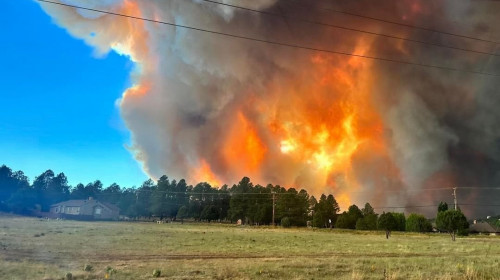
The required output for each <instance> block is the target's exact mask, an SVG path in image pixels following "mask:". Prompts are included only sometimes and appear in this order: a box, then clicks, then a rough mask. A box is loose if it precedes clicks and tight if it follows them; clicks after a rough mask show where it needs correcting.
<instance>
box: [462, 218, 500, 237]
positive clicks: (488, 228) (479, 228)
mask: <svg viewBox="0 0 500 280" xmlns="http://www.w3.org/2000/svg"><path fill="white" fill-rule="evenodd" d="M469 231H470V232H472V233H479V234H489V235H500V229H498V228H495V227H493V226H492V225H490V224H489V223H487V222H480V221H476V220H474V222H473V223H472V225H470V227H469Z"/></svg>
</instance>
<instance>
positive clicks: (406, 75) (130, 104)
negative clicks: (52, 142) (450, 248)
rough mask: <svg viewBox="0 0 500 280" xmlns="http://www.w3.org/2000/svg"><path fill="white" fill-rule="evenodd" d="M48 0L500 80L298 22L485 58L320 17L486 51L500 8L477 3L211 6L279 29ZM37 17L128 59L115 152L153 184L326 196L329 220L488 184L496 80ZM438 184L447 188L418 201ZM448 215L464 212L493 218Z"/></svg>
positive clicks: (444, 57)
mask: <svg viewBox="0 0 500 280" xmlns="http://www.w3.org/2000/svg"><path fill="white" fill-rule="evenodd" d="M61 2H62V3H67V4H76V5H81V6H84V7H88V8H96V9H103V10H106V11H111V12H114V13H121V14H126V15H130V16H135V17H143V18H148V19H154V20H159V21H165V22H170V23H175V24H179V25H186V26H192V27H198V28H204V29H208V30H214V31H220V32H225V33H230V34H235V35H241V36H248V37H253V38H261V39H263V40H272V41H277V42H283V43H287V44H294V45H301V46H307V47H311V48H320V49H327V50H333V51H338V52H345V53H354V54H358V55H367V56H375V57H381V58H387V59H393V60H400V61H410V62H414V63H420V64H432V65H437V66H443V67H450V68H457V69H465V70H471V71H478V72H485V73H497V74H498V73H500V71H499V70H500V64H499V60H498V58H497V57H496V56H492V55H484V54H478V53H474V52H466V51H459V50H451V49H449V48H442V47H437V46H429V45H424V44H418V43H413V42H409V41H403V40H397V39H390V38H385V37H382V36H373V35H370V34H365V33H359V32H353V31H347V30H342V29H336V28H331V27H326V26H322V25H315V24H310V23H306V22H304V21H300V20H297V18H305V19H309V20H314V21H317V22H324V23H328V24H335V25H341V26H345V27H349V28H357V29H361V30H366V31H370V32H376V33H383V34H390V35H393V36H398V37H403V38H410V39H413V40H421V41H426V42H429V43H435V44H440V45H448V46H454V47H460V48H464V49H473V50H477V51H481V52H487V53H495V52H496V51H497V50H496V46H495V45H494V44H490V43H487V42H481V41H477V40H471V39H464V38H458V37H454V36H449V35H444V34H440V33H438V32H429V31H423V30H419V29H412V28H408V27H404V26H400V25H394V24H389V23H383V22H380V21H374V20H369V19H366V18H360V17H353V16H348V15H345V14H338V13H333V12H332V11H328V10H327V9H326V8H333V9H336V10H345V11H352V12H355V13H359V14H363V15H368V16H370V17H376V18H382V19H387V20H390V21H396V22H402V23H404V24H409V25H417V26H426V27H429V28H432V29H436V30H445V31H449V32H453V33H459V34H466V35H471V36H472V35H473V36H472V37H476V38H485V39H487V40H491V41H500V36H499V35H500V33H499V31H500V30H499V29H498V28H499V27H498V26H499V25H498V24H496V23H500V19H499V18H498V17H497V16H496V15H497V13H495V11H497V10H498V9H499V8H500V6H499V4H497V3H492V2H490V1H481V2H479V1H456V0H453V1H451V0H448V1H444V0H441V1H432V2H428V1H418V0H404V1H376V2H375V1H368V0H359V1H284V0H282V1H279V0H260V1H243V0H239V1H236V0H233V1H223V2H224V3H230V4H234V5H240V6H244V7H249V8H252V9H259V10H263V11H264V10H265V11H268V12H271V13H276V14H282V15H284V16H283V17H279V16H270V15H264V14H259V13H253V12H249V11H244V10H241V9H236V8H231V7H228V6H223V5H217V4H214V3H207V2H205V1H199V0H192V1H191V0H161V1H160V0H157V1H154V0H148V1H137V0H107V1H81V0H64V1H61ZM41 6H42V7H43V9H44V10H45V11H46V12H47V13H48V14H49V15H51V16H52V17H53V19H54V20H55V22H56V23H57V24H59V25H60V26H62V27H64V28H66V29H67V30H68V32H69V33H70V34H71V35H73V36H75V37H77V38H81V39H83V40H85V42H86V43H87V44H89V45H91V46H94V47H95V50H96V55H104V54H106V53H107V52H109V51H111V50H113V51H116V52H119V53H121V54H124V55H128V56H130V59H131V60H132V61H134V62H135V65H136V68H135V70H134V71H133V73H131V79H132V81H133V83H134V86H133V87H131V88H129V89H128V90H126V91H125V92H124V93H123V96H122V98H121V99H120V100H119V101H118V102H117V104H118V105H119V106H120V111H121V116H122V118H123V119H124V121H125V123H126V125H127V127H128V129H130V131H131V135H132V146H131V147H130V151H131V153H133V154H134V156H135V158H136V159H137V160H138V161H140V162H141V163H142V165H143V169H144V170H145V172H146V173H147V174H148V175H149V176H151V177H152V178H158V177H160V176H161V175H163V174H168V175H169V176H171V177H173V178H187V179H188V180H190V181H207V182H210V183H212V184H215V185H217V184H219V185H220V184H222V183H232V182H237V181H238V180H239V179H241V178H242V177H243V176H248V177H250V178H251V179H252V181H253V182H256V183H272V184H279V185H281V186H285V187H287V188H288V187H295V188H304V189H307V190H308V191H309V192H310V193H312V194H315V195H317V194H320V193H323V192H325V193H329V192H333V193H334V194H335V196H336V198H337V200H338V201H339V203H340V204H341V206H342V208H346V207H347V206H348V205H349V204H351V203H357V204H362V203H364V202H366V201H370V202H373V203H376V204H377V205H397V206H399V205H402V206H404V205H418V204H432V203H436V202H438V201H441V200H445V201H448V202H450V201H452V197H451V188H452V187H454V186H457V187H474V188H481V187H483V188H491V187H494V186H498V183H499V182H500V173H499V170H500V169H499V167H500V149H499V148H500V144H499V143H500V142H499V140H500V127H498V126H497V124H498V122H499V121H500V111H499V110H498V109H497V108H498V106H499V105H500V95H499V94H496V93H498V85H499V81H498V79H496V77H492V76H488V75H477V74H471V73H465V72H460V71H445V70H438V69H430V68H424V67H418V66H411V65H404V64H398V63H388V62H377V61H373V60H369V59H364V58H360V57H352V56H351V57H349V56H344V55H336V54H328V53H324V52H313V51H307V50H302V49H297V48H288V47H282V46H275V45H270V44H265V43H262V42H252V41H249V40H242V39H237V38H229V37H224V36H220V35H214V34H209V33H204V32H200V31H193V30H188V29H184V28H181V27H172V26H166V25H162V24H158V23H153V22H145V21H140V20H137V19H131V18H124V17H118V16H114V15H109V14H102V13H96V12H91V11H86V10H81V9H74V8H69V7H63V6H59V5H53V4H47V3H42V4H41ZM285 15H286V16H285ZM443 187H449V188H450V191H448V190H445V191H429V190H425V189H431V188H443ZM499 197H500V193H499V192H498V191H496V192H495V190H493V191H492V190H491V189H484V190H481V189H467V191H466V190H463V191H461V192H460V193H459V194H458V198H459V201H460V202H461V203H465V204H467V203H468V204H481V203H482V204H494V202H497V201H498V198H499ZM463 210H464V211H465V212H466V214H476V215H477V214H486V213H491V212H494V210H495V209H494V208H492V207H490V208H488V207H469V208H466V209H465V207H464V209H463ZM497 210H498V209H497ZM410 211H411V210H410ZM424 211H425V210H424Z"/></svg>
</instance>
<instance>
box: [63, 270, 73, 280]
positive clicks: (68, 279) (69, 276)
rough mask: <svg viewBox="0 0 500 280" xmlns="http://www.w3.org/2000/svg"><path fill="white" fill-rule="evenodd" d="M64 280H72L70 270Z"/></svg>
mask: <svg viewBox="0 0 500 280" xmlns="http://www.w3.org/2000/svg"><path fill="white" fill-rule="evenodd" d="M65 279H66V280H73V274H71V272H68V273H66V278H65Z"/></svg>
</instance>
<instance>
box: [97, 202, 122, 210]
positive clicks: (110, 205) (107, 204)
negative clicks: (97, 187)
mask: <svg viewBox="0 0 500 280" xmlns="http://www.w3.org/2000/svg"><path fill="white" fill-rule="evenodd" d="M100 203H101V204H102V205H104V206H106V207H108V208H109V209H111V210H115V211H120V208H118V206H116V205H114V204H111V203H108V202H100Z"/></svg>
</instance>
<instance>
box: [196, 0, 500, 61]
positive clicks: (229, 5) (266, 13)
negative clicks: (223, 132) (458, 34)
mask: <svg viewBox="0 0 500 280" xmlns="http://www.w3.org/2000/svg"><path fill="white" fill-rule="evenodd" d="M200 1H204V2H208V3H213V4H217V5H222V6H227V7H231V8H236V9H241V10H245V11H249V12H254V13H259V14H264V15H268V16H277V17H281V18H288V19H294V20H298V21H302V22H305V23H309V24H314V25H320V26H326V27H331V28H337V29H343V30H348V31H353V32H360V33H365V34H369V35H374V36H381V37H386V38H390V39H396V40H402V41H408V42H412V43H418V44H423V45H429V46H435V47H441V48H447V49H452V50H457V51H463V52H472V53H477V54H484V55H491V56H498V57H500V55H499V54H495V53H490V52H483V51H477V50H471V49H466V48H460V47H455V46H448V45H443V44H438V43H432V42H426V41H422V40H416V39H411V38H404V37H399V36H394V35H389V34H384V33H378V32H372V31H367V30H361V29H356V28H351V27H345V26H340V25H336V24H330V23H325V22H320V21H314V20H309V19H306V18H301V17H291V16H287V15H284V14H278V13H273V12H268V11H262V10H256V9H251V8H247V7H242V6H237V5H233V4H227V3H221V2H217V1H213V0H200Z"/></svg>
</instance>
